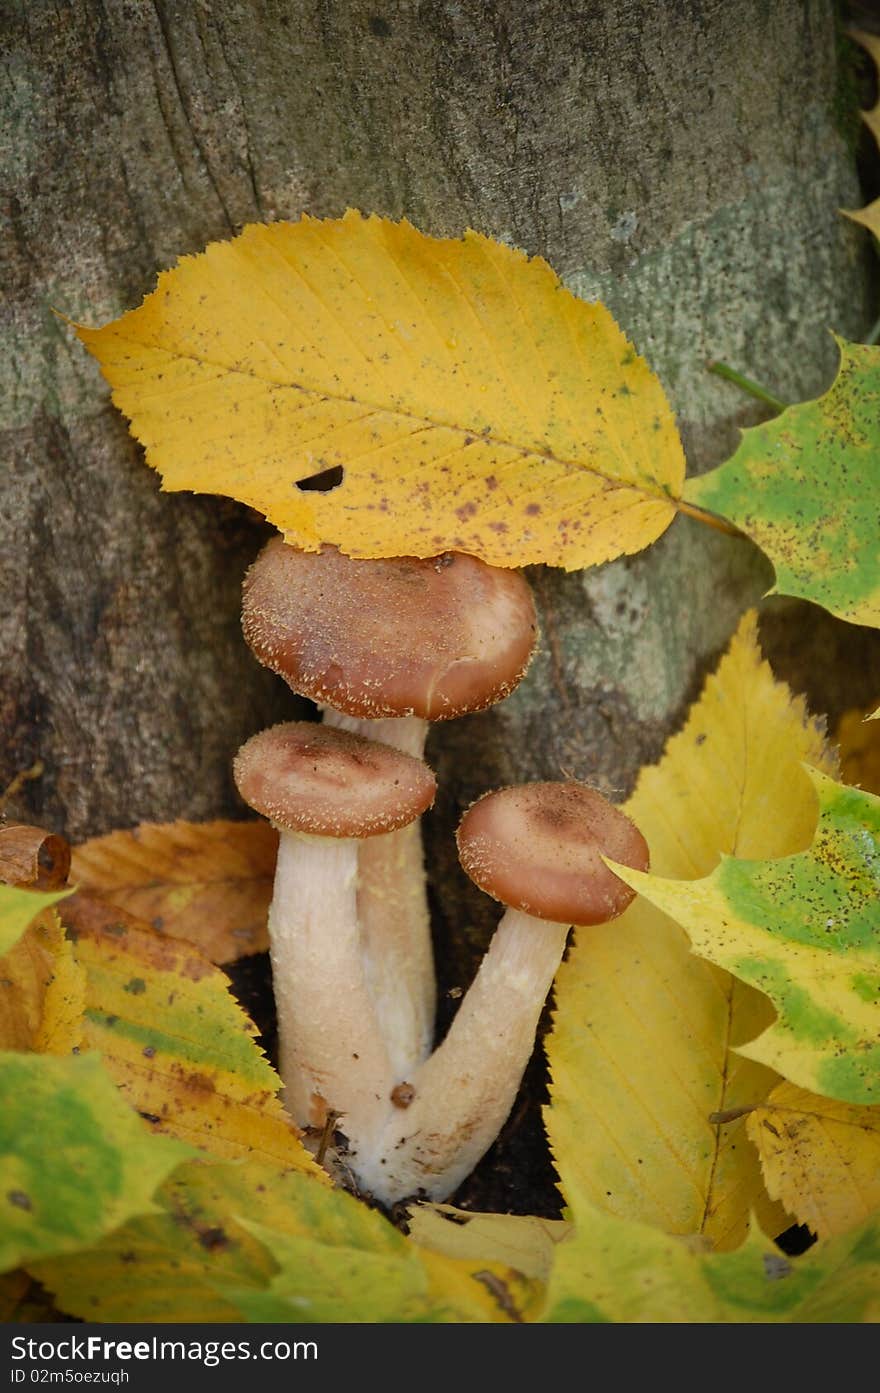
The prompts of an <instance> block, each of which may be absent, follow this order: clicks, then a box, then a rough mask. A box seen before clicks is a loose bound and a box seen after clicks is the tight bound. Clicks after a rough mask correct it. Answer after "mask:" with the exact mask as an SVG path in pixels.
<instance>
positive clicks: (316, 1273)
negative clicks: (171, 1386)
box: [32, 1160, 531, 1323]
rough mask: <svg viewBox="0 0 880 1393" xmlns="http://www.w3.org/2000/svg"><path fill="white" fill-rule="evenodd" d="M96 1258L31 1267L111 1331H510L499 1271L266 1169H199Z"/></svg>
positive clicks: (510, 1282) (64, 1302) (179, 1179)
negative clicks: (229, 1325)
mask: <svg viewBox="0 0 880 1393" xmlns="http://www.w3.org/2000/svg"><path fill="white" fill-rule="evenodd" d="M157 1200H158V1203H159V1204H160V1206H161V1212H160V1213H156V1214H151V1215H148V1216H141V1217H138V1218H136V1219H134V1220H132V1222H131V1223H129V1224H126V1225H125V1226H124V1227H123V1228H121V1229H118V1230H117V1231H116V1232H115V1233H113V1234H111V1235H109V1236H108V1237H107V1238H106V1239H104V1240H103V1241H102V1242H101V1243H100V1244H99V1245H97V1246H96V1247H95V1248H94V1249H93V1250H92V1251H91V1252H83V1253H78V1254H76V1255H74V1256H73V1257H70V1258H62V1259H53V1260H52V1261H51V1262H46V1263H40V1264H36V1265H32V1270H33V1272H34V1275H36V1276H38V1277H39V1279H40V1281H41V1282H43V1283H44V1284H45V1286H46V1287H47V1288H48V1289H49V1290H50V1291H51V1292H53V1293H54V1294H55V1296H56V1299H57V1300H58V1302H59V1304H60V1305H61V1307H62V1308H63V1309H64V1310H65V1311H69V1312H70V1313H71V1314H73V1315H78V1316H80V1317H82V1318H83V1319H87V1320H98V1321H224V1322H232V1321H242V1320H255V1321H294V1322H295V1323H306V1322H308V1323H310V1322H323V1321H338V1322H346V1323H350V1322H361V1321H363V1322H366V1321H382V1322H388V1321H403V1320H462V1321H467V1320H470V1321H480V1320H486V1321H503V1320H505V1319H508V1316H507V1314H506V1313H505V1311H504V1309H503V1306H501V1305H499V1301H498V1297H499V1294H502V1293H501V1292H500V1291H499V1288H498V1287H497V1286H496V1287H495V1288H494V1289H493V1286H492V1282H491V1281H490V1282H489V1283H488V1285H487V1282H486V1278H487V1277H488V1278H492V1279H494V1281H495V1282H496V1283H499V1284H501V1285H502V1286H503V1288H504V1290H511V1291H513V1292H514V1293H515V1295H516V1297H517V1298H520V1299H524V1293H525V1292H526V1291H527V1292H528V1293H529V1294H530V1295H531V1287H530V1286H529V1285H528V1284H525V1285H523V1284H522V1283H521V1282H520V1280H519V1278H518V1277H517V1274H516V1273H513V1272H511V1271H509V1270H508V1269H507V1268H506V1267H504V1266H503V1265H499V1264H493V1263H491V1262H488V1261H485V1260H480V1261H479V1262H469V1261H467V1260H462V1261H459V1260H453V1259H449V1258H445V1257H443V1256H440V1255H438V1254H435V1253H431V1252H428V1251H427V1250H423V1249H421V1248H420V1247H419V1246H418V1245H417V1244H415V1243H413V1242H412V1240H410V1239H407V1238H405V1237H404V1236H403V1235H402V1234H401V1233H400V1232H398V1230H396V1229H395V1228H393V1227H392V1225H391V1224H390V1223H389V1222H388V1220H387V1219H385V1218H384V1217H383V1216H382V1215H381V1214H379V1213H378V1212H377V1211H376V1210H373V1209H369V1208H367V1206H365V1205H363V1204H361V1203H360V1202H359V1201H358V1200H356V1199H355V1198H354V1197H353V1196H351V1195H349V1194H347V1193H346V1192H345V1191H343V1190H332V1189H329V1188H328V1187H325V1186H323V1185H320V1184H316V1183H315V1180H314V1178H313V1177H311V1176H307V1175H304V1174H300V1173H295V1172H289V1173H286V1174H280V1173H279V1172H278V1170H277V1169H276V1168H273V1167H271V1166H268V1165H266V1164H264V1163H261V1162H259V1161H255V1160H249V1161H244V1162H241V1163H238V1164H234V1165H233V1164H222V1163H220V1164H206V1163H203V1162H202V1163H195V1164H190V1165H188V1166H185V1167H182V1168H181V1169H179V1170H178V1171H177V1172H176V1173H175V1175H174V1176H173V1177H172V1179H171V1180H170V1181H169V1182H168V1184H167V1185H166V1186H165V1187H164V1189H163V1190H162V1191H161V1192H160V1194H159V1195H158V1196H157Z"/></svg>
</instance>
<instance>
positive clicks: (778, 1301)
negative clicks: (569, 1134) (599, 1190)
mask: <svg viewBox="0 0 880 1393" xmlns="http://www.w3.org/2000/svg"><path fill="white" fill-rule="evenodd" d="M570 1202H571V1209H572V1215H573V1218H574V1220H575V1225H574V1229H573V1231H572V1233H571V1235H570V1236H569V1237H568V1238H566V1239H564V1240H563V1241H562V1242H561V1243H560V1244H559V1245H558V1246H557V1248H556V1249H555V1262H554V1266H553V1272H552V1274H551V1277H550V1282H549V1286H548V1292H547V1304H546V1307H545V1310H544V1313H543V1316H542V1319H543V1320H545V1321H552V1322H565V1323H586V1324H593V1323H598V1322H602V1323H606V1322H609V1321H611V1322H623V1323H627V1324H633V1323H648V1322H650V1323H678V1324H687V1325H697V1324H713V1323H714V1324H748V1323H751V1322H755V1323H760V1324H768V1325H776V1324H786V1323H797V1324H803V1323H840V1322H853V1323H876V1322H877V1321H878V1320H880V1217H878V1216H877V1215H876V1214H874V1215H872V1217H871V1218H870V1219H868V1220H866V1222H865V1223H863V1224H862V1225H860V1226H859V1227H858V1228H856V1229H853V1230H851V1231H850V1232H849V1233H847V1234H843V1235H841V1236H840V1237H838V1238H834V1239H828V1240H826V1241H824V1242H821V1243H818V1244H816V1245H815V1246H814V1247H813V1248H811V1249H810V1250H809V1251H808V1252H807V1253H805V1254H804V1255H803V1256H801V1257H799V1258H786V1257H784V1256H783V1255H782V1254H781V1253H780V1252H779V1250H778V1249H777V1248H775V1247H774V1246H773V1244H771V1243H770V1242H769V1240H768V1239H766V1238H763V1237H762V1236H761V1235H759V1234H758V1233H757V1232H755V1230H754V1229H753V1230H752V1231H751V1232H750V1233H749V1236H748V1238H747V1240H746V1242H745V1243H744V1244H743V1245H742V1246H741V1247H740V1248H738V1249H737V1250H736V1252H732V1253H712V1252H706V1251H703V1250H701V1249H700V1247H699V1246H698V1245H694V1244H692V1243H688V1242H685V1241H682V1240H681V1239H679V1238H674V1237H672V1236H670V1235H669V1234H664V1233H660V1232H659V1231H658V1230H657V1229H655V1228H652V1227H650V1226H648V1225H646V1224H640V1223H635V1222H633V1221H631V1220H624V1219H620V1218H616V1217H614V1216H612V1215H610V1214H607V1213H605V1212H604V1211H603V1210H601V1209H597V1208H595V1207H594V1206H592V1205H591V1204H590V1203H589V1201H588V1200H587V1198H586V1197H585V1195H583V1193H582V1192H581V1191H580V1190H578V1189H576V1188H575V1189H572V1191H571V1195H570Z"/></svg>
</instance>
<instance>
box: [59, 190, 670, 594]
mask: <svg viewBox="0 0 880 1393" xmlns="http://www.w3.org/2000/svg"><path fill="white" fill-rule="evenodd" d="M78 333H79V336H80V338H81V339H82V341H83V343H84V344H86V346H87V347H88V348H89V349H90V351H91V352H92V353H93V354H94V355H95V357H96V358H97V359H98V361H99V362H100V364H101V367H102V369H103V371H104V375H105V377H106V378H107V380H108V382H109V383H110V385H111V387H112V388H113V400H114V401H115V403H116V405H117V406H118V407H119V408H120V410H122V411H123V412H124V413H125V415H126V416H127V417H128V418H129V420H130V421H131V425H132V430H133V432H134V434H135V435H136V436H137V438H138V439H139V440H140V441H141V442H142V444H143V445H144V446H145V447H146V451H147V460H148V462H149V463H150V464H152V465H153V466H154V467H155V468H156V469H158V470H159V472H160V473H161V475H162V479H163V485H164V487H165V488H166V489H172V490H173V489H192V490H194V491H196V492H203V493H223V494H228V495H230V496H231V497H233V498H237V499H240V500H241V501H242V502H245V503H248V504H250V505H251V506H252V507H254V508H258V509H259V510H260V512H262V513H265V515H266V517H267V518H269V520H270V521H271V522H273V523H274V524H275V525H276V526H277V527H278V528H279V529H280V530H281V531H282V532H283V533H284V534H285V536H286V539H287V540H288V541H289V542H292V543H295V544H296V545H297V546H300V547H303V548H305V549H307V550H311V551H314V550H316V549H317V548H318V546H319V545H320V544H321V543H322V542H334V543H336V544H338V545H339V546H340V547H341V549H342V550H343V551H344V552H347V553H348V554H350V555H352V556H399V555H403V554H407V555H414V556H433V555H436V554H437V553H438V552H441V551H445V550H458V551H467V552H472V553H473V554H474V555H477V556H481V557H483V558H484V559H485V560H486V561H489V562H491V563H493V564H494V565H497V566H521V565H524V564H526V563H529V562H539V561H543V562H547V563H549V564H550V565H557V566H564V567H566V568H567V569H569V570H572V569H576V568H579V567H582V566H588V565H594V564H596V563H597V562H600V561H608V560H610V559H611V558H612V557H615V556H620V555H621V554H624V553H629V552H635V551H639V550H641V548H642V547H645V546H647V545H648V544H649V543H650V542H653V541H654V540H655V539H656V538H657V537H659V536H660V534H661V533H662V532H663V531H664V530H665V529H666V528H667V527H668V526H669V523H670V522H671V521H672V519H673V517H674V515H675V510H676V500H677V499H678V497H679V495H680V492H681V486H682V482H683V479H684V454H683V451H682V446H681V442H680V440H679V437H678V432H677V430H676V426H675V422H674V419H673V415H672V412H671V410H670V408H669V404H668V402H667V400H666V397H665V395H664V393H663V390H662V388H661V386H660V383H659V382H658V380H657V378H656V377H655V376H654V374H653V373H652V372H651V370H650V369H649V368H648V366H647V364H646V363H645V362H644V361H643V359H641V358H640V357H639V356H638V355H637V354H636V353H635V351H634V349H633V348H632V346H631V345H630V344H629V343H628V342H627V340H626V338H625V337H624V335H623V334H622V333H621V331H620V329H619V328H618V327H617V325H616V324H615V322H614V320H613V319H612V317H611V315H610V314H609V312H608V311H607V310H606V309H605V308H604V306H602V305H600V304H588V303H585V302H583V301H581V300H578V299H576V298H575V297H574V296H573V295H572V294H571V293H570V292H569V291H567V290H566V289H565V288H564V287H563V286H562V285H561V284H560V282H559V280H558V278H557V276H556V275H555V274H554V272H553V271H552V270H551V269H550V267H549V266H548V265H547V264H546V263H545V262H544V261H542V260H540V258H537V257H535V258H532V259H529V258H528V257H526V256H525V255H524V254H523V253H522V252H519V251H513V250H511V249H510V248H509V247H505V246H501V245H500V244H499V243H497V242H493V241H491V240H490V239H489V238H488V237H483V236H481V235H480V234H478V233H476V232H471V231H468V232H466V233H465V234H464V236H463V237H462V238H458V239H451V238H450V239H438V238H433V237H427V236H425V235H424V234H423V233H421V232H418V231H417V230H416V229H415V228H414V227H412V226H411V225H410V224H409V223H407V222H399V223H396V222H389V221H388V220H387V219H384V218H380V217H375V216H373V217H369V218H365V217H362V216H361V214H360V213H357V212H354V211H351V210H350V211H349V212H348V213H346V215H345V217H343V218H341V219H336V220H328V221H321V220H319V219H315V218H310V217H303V218H302V219H301V220H300V221H299V222H297V223H284V222H278V223H272V224H271V225H269V226H251V227H247V228H245V230H244V232H242V233H241V235H240V236H239V237H236V238H234V239H232V240H231V241H228V242H217V243H214V244H212V245H211V246H209V247H208V248H207V250H206V251H205V252H203V253H202V254H201V255H199V256H191V257H184V258H182V260H181V261H180V262H179V263H178V265H177V266H176V267H175V268H174V269H173V270H171V271H166V272H164V273H163V274H162V275H161V276H160V277H159V282H158V286H157V289H156V290H155V291H154V292H153V294H151V295H149V296H148V297H147V298H146V300H145V301H144V302H143V304H142V305H141V306H140V308H138V309H136V310H132V311H131V312H130V313H128V314H126V315H123V317H122V318H121V319H119V320H116V321H114V322H113V323H111V324H108V325H106V326H105V327H104V328H101V329H88V328H80V329H79V330H78Z"/></svg>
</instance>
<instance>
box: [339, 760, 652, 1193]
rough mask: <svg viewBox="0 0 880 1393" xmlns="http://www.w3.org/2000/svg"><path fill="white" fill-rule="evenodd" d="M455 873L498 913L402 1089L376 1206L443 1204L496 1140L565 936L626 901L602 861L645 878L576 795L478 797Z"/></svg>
mask: <svg viewBox="0 0 880 1393" xmlns="http://www.w3.org/2000/svg"><path fill="white" fill-rule="evenodd" d="M457 840H458V847H459V854H460V857H461V863H462V866H463V867H464V869H465V871H466V872H467V874H468V875H469V876H470V877H471V879H472V880H474V881H475V882H476V884H477V885H479V886H480V888H481V889H482V890H485V891H486V892H487V893H488V894H490V895H492V896H493V897H494V898H495V899H497V900H500V901H501V902H502V903H503V904H504V905H506V906H507V909H506V911H505V913H504V915H503V917H502V919H501V922H500V923H499V925H498V928H497V929H496V931H495V934H494V936H493V938H492V942H491V944H490V945H489V949H488V952H487V953H486V955H485V957H484V959H483V961H482V963H481V965H480V968H479V971H478V972H477V975H476V977H475V978H474V981H473V982H472V984H471V986H470V987H469V988H468V991H467V992H466V993H465V996H464V999H463V1000H462V1003H461V1006H460V1007H459V1010H458V1013H457V1015H456V1016H455V1019H454V1020H453V1022H452V1025H451V1026H450V1028H449V1031H448V1033H447V1035H446V1038H445V1040H444V1041H443V1043H442V1044H441V1045H440V1046H439V1047H438V1048H437V1049H436V1050H435V1051H434V1053H433V1054H432V1055H431V1057H430V1058H429V1059H428V1060H427V1061H426V1062H425V1063H424V1064H423V1065H422V1066H421V1067H420V1068H419V1069H418V1070H417V1071H416V1072H415V1074H414V1075H413V1077H412V1079H411V1080H410V1082H411V1086H412V1099H411V1102H410V1104H409V1106H408V1108H407V1110H406V1112H404V1113H401V1112H398V1113H397V1114H396V1115H395V1116H392V1118H391V1120H390V1121H389V1123H388V1125H387V1126H386V1128H385V1130H384V1132H383V1133H382V1135H381V1136H380V1137H379V1140H378V1146H377V1149H376V1151H375V1153H372V1154H370V1155H369V1156H364V1155H362V1156H361V1158H360V1162H359V1175H360V1178H361V1181H362V1183H363V1184H365V1185H366V1186H367V1187H368V1188H369V1189H371V1190H372V1192H373V1194H374V1195H375V1196H376V1197H377V1198H378V1199H380V1200H382V1201H384V1202H385V1203H388V1204H391V1203H394V1202H396V1201H398V1200H401V1199H405V1198H406V1197H407V1196H410V1195H414V1194H417V1193H418V1194H423V1195H426V1196H427V1197H428V1198H429V1199H432V1200H442V1199H446V1198H447V1197H448V1196H450V1195H451V1194H452V1193H453V1192H454V1191H455V1189H456V1188H457V1187H458V1185H459V1184H460V1183H461V1182H462V1180H464V1178H465V1176H467V1175H469V1174H470V1172H471V1171H472V1170H473V1169H474V1167H475V1166H476V1164H477V1162H478V1161H479V1160H480V1158H481V1156H482V1155H483V1154H484V1152H485V1151H486V1150H487V1149H488V1147H489V1146H490V1145H491V1143H492V1142H493V1141H494V1139H495V1137H496V1136H497V1134H498V1132H499V1131H500V1129H501V1127H502V1125H503V1123H504V1121H505V1119H506V1117H507V1115H508V1113H509V1112H510V1109H511V1107H512V1105H513V1102H514V1099H515V1097H516V1093H517V1090H518V1088H519V1085H520V1081H521V1079H522V1075H523V1072H524V1070H525V1067H526V1065H527V1063H528V1061H529V1057H530V1055H531V1053H532V1049H533V1048H534V1043H535V1032H536V1029H537V1026H538V1021H539V1018H540V1015H541V1011H542V1009H543V1006H544V1001H545V999H546V997H547V993H548V992H549V990H550V986H551V984H552V982H553V978H554V975H555V973H556V970H557V968H558V966H559V963H560V961H561V959H562V955H563V952H564V951H565V944H566V938H567V934H568V929H569V926H570V925H572V924H575V925H580V926H588V925H594V924H601V923H604V922H605V921H607V920H610V919H614V918H616V916H617V915H619V914H621V913H622V912H623V910H624V909H625V908H626V906H627V905H628V904H629V903H630V901H631V900H632V898H633V891H631V890H630V889H629V887H628V886H626V885H624V883H623V881H621V880H619V879H618V877H617V876H616V875H614V874H613V872H611V871H610V870H609V869H608V868H607V866H606V865H605V864H604V862H603V861H602V856H603V855H606V856H609V857H610V858H612V859H613V860H616V861H618V862H620V863H621V864H622V865H627V866H633V867H635V868H637V869H640V870H645V869H647V866H648V848H647V845H646V843H645V840H644V838H643V836H642V834H641V833H640V832H639V831H638V829H637V828H636V827H635V826H634V824H633V823H632V822H630V820H629V818H627V817H626V816H625V815H624V814H623V813H622V812H620V811H619V809H617V808H615V807H614V806H613V805H612V804H611V803H609V802H608V801H607V800H606V799H605V798H603V797H602V796H601V795H600V794H599V793H596V792H595V790H593V789H591V788H588V787H587V786H586V785H585V784H580V783H535V784H525V785H522V786H519V787H514V788H505V789H502V790H500V791H498V792H496V793H489V794H486V795H485V796H484V797H483V798H480V799H479V800H478V801H477V802H476V803H474V804H473V805H472V806H471V807H470V808H469V809H468V811H467V812H466V813H465V815H464V817H463V818H462V821H461V824H460V826H459V829H458V834H457Z"/></svg>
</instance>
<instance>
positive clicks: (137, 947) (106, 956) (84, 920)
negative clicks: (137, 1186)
mask: <svg viewBox="0 0 880 1393" xmlns="http://www.w3.org/2000/svg"><path fill="white" fill-rule="evenodd" d="M64 923H65V926H66V928H67V931H68V936H69V937H70V938H71V939H72V941H73V944H74V952H75V956H76V960H77V962H78V963H79V964H80V965H81V966H82V967H83V969H84V971H85V974H86V1003H85V1005H86V1009H85V1021H84V1027H83V1041H84V1044H85V1045H86V1046H87V1047H88V1048H90V1049H95V1050H100V1052H101V1054H102V1056H103V1058H104V1061H105V1064H106V1066H107V1069H108V1071H109V1073H110V1074H111V1076H112V1077H113V1078H114V1079H115V1080H116V1082H117V1083H118V1085H119V1088H120V1090H121V1092H122V1094H123V1096H124V1097H125V1098H126V1099H127V1100H128V1101H129V1102H130V1103H131V1104H132V1105H133V1106H134V1107H136V1108H137V1110H138V1111H139V1112H140V1113H141V1115H142V1116H143V1117H145V1118H146V1119H147V1120H148V1121H149V1122H150V1123H151V1125H152V1126H153V1128H154V1130H155V1131H157V1132H164V1133H167V1134H168V1135H169V1136H175V1137H180V1138H181V1139H182V1140H184V1141H187V1142H189V1143H191V1144H192V1145H193V1146H197V1147H201V1148H204V1149H205V1150H206V1151H208V1152H209V1153H210V1154H211V1155H214V1156H218V1157H221V1158H233V1157H246V1156H251V1155H253V1156H258V1157H262V1158H264V1159H266V1158H270V1159H271V1160H272V1161H273V1162H274V1163H275V1165H276V1166H281V1167H295V1168H302V1169H305V1170H308V1171H309V1172H310V1173H313V1174H314V1175H315V1176H316V1178H317V1179H318V1181H319V1183H320V1181H321V1180H324V1181H326V1179H327V1177H326V1175H325V1174H324V1172H323V1171H321V1170H319V1169H318V1168H317V1167H316V1166H315V1164H314V1162H313V1161H312V1159H311V1157H310V1156H309V1154H308V1153H307V1152H306V1150H305V1148H304V1147H303V1145H302V1143H301V1141H300V1140H299V1133H298V1132H297V1130H296V1128H295V1127H294V1126H293V1123H292V1122H291V1120H290V1118H289V1117H288V1116H287V1114H286V1113H285V1111H284V1108H283V1107H282V1105H281V1102H280V1100H279V1098H278V1090H279V1089H280V1087H281V1081H280V1079H279V1078H278V1075H277V1074H276V1073H275V1071H274V1070H273V1069H272V1068H271V1066H270V1065H269V1063H268V1061H267V1060H266V1058H265V1056H264V1055H263V1053H262V1051H261V1050H260V1049H258V1047H257V1045H256V1044H255V1042H254V1035H255V1034H256V1029H255V1027H254V1026H253V1024H252V1022H251V1021H250V1020H249V1019H248V1017H247V1016H246V1015H245V1013H244V1012H243V1011H242V1010H241V1008H240V1007H239V1005H238V1003H237V1002H236V1001H235V999H234V998H233V996H232V994H231V993H230V991H229V982H228V979H227V978H226V977H225V975H224V974H223V973H222V972H221V971H220V970H219V968H216V967H214V966H213V965H212V964H211V963H209V962H208V960H207V958H205V957H203V956H202V954H201V953H199V952H198V950H197V949H196V948H194V947H192V945H190V944H188V943H185V942H184V941H183V940H181V939H172V938H162V937H161V936H160V935H159V934H157V933H155V932H153V931H152V930H150V929H148V928H146V927H145V926H142V925H140V924H138V922H137V921H136V920H134V919H131V918H130V917H129V916H126V914H125V912H124V911H123V910H118V909H115V908H114V907H113V906H110V905H104V904H102V903H101V902H100V901H93V900H90V899H89V898H88V897H87V896H84V895H81V894H78V895H75V896H74V897H73V898H72V899H70V900H68V901H67V902H66V904H65V906H64Z"/></svg>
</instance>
